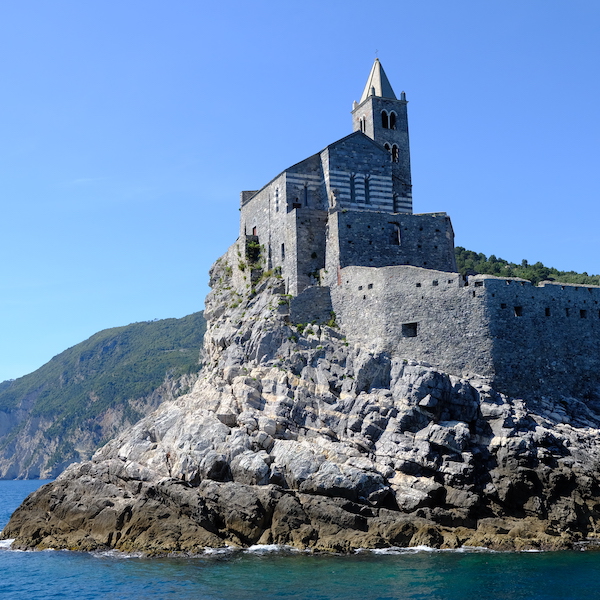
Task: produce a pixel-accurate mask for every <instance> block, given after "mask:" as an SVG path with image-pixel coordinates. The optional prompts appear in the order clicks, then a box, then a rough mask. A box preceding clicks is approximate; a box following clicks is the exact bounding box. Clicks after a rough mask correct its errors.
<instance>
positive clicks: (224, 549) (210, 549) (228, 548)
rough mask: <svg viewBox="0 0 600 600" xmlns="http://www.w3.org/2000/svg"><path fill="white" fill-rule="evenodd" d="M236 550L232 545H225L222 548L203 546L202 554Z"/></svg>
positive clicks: (224, 552) (216, 553)
mask: <svg viewBox="0 0 600 600" xmlns="http://www.w3.org/2000/svg"><path fill="white" fill-rule="evenodd" d="M236 550H237V548H234V547H232V546H225V547H223V548H209V547H206V548H204V554H211V555H219V554H231V553H232V552H235V551H236Z"/></svg>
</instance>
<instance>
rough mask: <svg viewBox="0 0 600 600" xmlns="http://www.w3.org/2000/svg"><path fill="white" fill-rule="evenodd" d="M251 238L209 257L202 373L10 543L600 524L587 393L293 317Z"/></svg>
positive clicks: (516, 542)
mask: <svg viewBox="0 0 600 600" xmlns="http://www.w3.org/2000/svg"><path fill="white" fill-rule="evenodd" d="M242 250H243V249H242V248H239V249H238V247H237V245H234V246H233V247H232V248H231V249H230V251H229V252H228V253H227V254H226V256H225V257H223V258H222V259H220V260H219V261H217V263H216V264H215V266H214V267H213V269H212V271H211V286H212V288H213V289H212V292H211V293H210V294H209V297H208V299H207V305H206V311H205V317H206V318H207V320H208V330H207V333H206V335H205V341H204V364H205V366H204V369H203V371H202V373H201V376H200V378H199V379H198V381H197V382H196V384H195V386H194V388H193V390H192V391H191V392H190V393H189V394H187V395H185V396H181V397H179V398H177V399H175V400H173V401H172V402H166V403H164V404H162V405H161V406H160V407H159V408H158V409H157V410H156V412H154V413H153V414H152V415H150V416H148V417H145V418H143V419H142V420H141V421H139V422H138V423H137V424H136V425H135V426H133V427H132V428H131V429H130V430H128V431H127V432H125V433H122V434H121V435H120V436H119V437H117V438H115V439H114V440H112V441H111V442H109V443H108V444H107V445H106V446H105V447H104V448H102V449H101V450H99V451H98V452H96V454H95V455H94V457H93V459H92V460H91V461H90V462H85V463H80V464H74V465H71V466H70V467H69V468H68V469H67V470H66V471H65V472H64V473H63V474H62V475H61V476H60V477H59V478H58V479H57V480H56V481H55V482H53V483H51V484H48V485H46V486H44V487H42V488H41V489H39V490H38V491H37V492H35V493H34V494H32V495H31V496H30V497H29V498H28V499H27V500H26V501H25V502H24V503H23V505H22V506H21V507H20V508H19V509H18V510H17V511H16V512H15V514H14V515H13V516H12V518H11V520H10V523H9V524H8V525H7V527H6V528H5V529H4V531H3V532H2V536H3V537H4V538H15V542H14V544H13V547H17V548H49V547H53V548H70V549H80V550H91V549H98V548H116V549H119V550H123V551H143V552H147V553H150V554H156V553H169V552H199V551H202V549H203V548H204V547H206V546H211V547H215V546H223V545H235V546H248V545H251V544H256V543H274V544H288V545H292V546H296V547H302V548H312V549H315V550H326V551H351V550H353V549H356V548H359V547H385V546H417V545H423V544H425V545H429V546H435V547H450V548H453V547H459V546H464V545H469V546H488V547H492V548H506V549H523V548H542V549H557V548H567V547H571V546H572V545H573V544H574V543H576V542H578V541H580V540H583V539H585V538H588V539H593V538H595V537H596V536H598V535H599V532H598V523H599V518H600V485H599V483H600V472H599V465H600V429H599V428H600V408H599V407H598V406H597V405H596V404H594V403H593V401H592V400H590V399H587V400H586V399H583V398H579V399H578V398H561V397H552V396H551V395H548V396H546V397H544V396H543V395H540V396H539V397H535V398H534V397H532V398H522V399H516V398H509V397H506V396H504V395H502V394H500V393H498V392H496V391H495V390H494V389H492V388H491V387H490V386H489V384H488V382H487V381H486V380H484V379H481V378H477V377H475V376H474V377H472V378H470V379H468V380H467V379H461V378H459V377H456V376H453V375H452V374H448V373H443V372H440V371H438V370H435V369H433V368H431V367H429V366H428V365H425V364H418V363H416V362H415V361H412V360H411V359H410V357H403V356H396V355H394V354H393V353H378V352H374V351H372V350H370V349H369V348H368V347H362V346H361V347H359V346H352V345H349V343H348V342H347V341H346V339H345V337H344V332H343V331H342V330H340V328H339V327H337V326H336V324H335V316H334V315H332V316H331V319H330V320H329V321H328V323H327V324H325V323H312V324H310V323H308V324H306V323H301V324H298V323H296V324H294V323H292V322H291V320H290V315H289V304H290V298H289V297H288V296H286V295H285V294H284V285H283V282H282V280H281V279H280V278H278V277H277V274H269V273H261V272H260V271H256V270H254V271H253V270H251V269H250V267H249V266H248V265H246V264H245V263H244V262H242V260H241V256H242ZM246 278H247V279H246ZM542 392H543V390H542Z"/></svg>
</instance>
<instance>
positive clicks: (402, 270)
mask: <svg viewBox="0 0 600 600" xmlns="http://www.w3.org/2000/svg"><path fill="white" fill-rule="evenodd" d="M339 275H340V280H341V284H340V285H334V286H332V292H331V295H332V306H333V310H334V311H335V313H336V315H337V319H338V322H339V323H340V324H341V325H342V327H343V329H344V331H345V332H346V335H347V336H348V339H349V340H350V341H353V342H358V343H361V344H366V345H367V346H371V347H373V348H374V349H378V350H385V351H388V352H391V353H394V354H398V355H400V356H403V357H406V358H414V359H416V360H419V361H424V362H427V363H429V364H431V365H433V366H435V367H438V368H441V369H443V370H445V371H447V372H449V373H452V374H455V375H459V376H471V375H474V374H477V375H480V376H484V377H487V378H489V379H490V381H491V382H492V383H493V385H494V386H495V387H496V388H497V389H499V390H500V391H503V392H505V393H507V394H509V395H513V396H529V397H536V396H538V397H539V396H544V395H545V396H555V397H560V396H567V397H568V396H577V397H582V398H591V399H594V400H597V401H600V385H599V383H598V373H599V372H600V288H599V287H592V286H575V285H560V284H546V285H543V286H540V287H535V286H533V285H531V283H530V282H529V281H524V280H518V279H504V278H502V279H500V278H494V277H491V276H485V275H480V276H475V277H469V279H468V283H467V284H466V285H464V284H463V282H462V280H461V278H460V276H459V275H458V274H457V273H448V272H443V271H433V270H430V269H419V268H415V267H410V266H407V267H383V268H377V269H374V268H367V267H346V268H344V269H341V271H340V273H339Z"/></svg>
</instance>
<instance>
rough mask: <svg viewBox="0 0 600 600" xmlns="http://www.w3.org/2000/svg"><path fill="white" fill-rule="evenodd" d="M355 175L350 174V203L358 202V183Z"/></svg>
mask: <svg viewBox="0 0 600 600" xmlns="http://www.w3.org/2000/svg"><path fill="white" fill-rule="evenodd" d="M354 178H355V176H354V173H350V202H356V181H355V180H354Z"/></svg>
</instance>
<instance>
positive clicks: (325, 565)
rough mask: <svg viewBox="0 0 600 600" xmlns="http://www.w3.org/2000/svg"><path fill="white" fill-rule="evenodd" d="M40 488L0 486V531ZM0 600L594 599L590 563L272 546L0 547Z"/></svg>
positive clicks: (535, 556) (598, 579)
mask: <svg viewBox="0 0 600 600" xmlns="http://www.w3.org/2000/svg"><path fill="white" fill-rule="evenodd" d="M42 483H43V482H39V481H0V529H1V528H2V527H4V525H5V524H6V522H7V521H8V518H9V516H10V513H11V512H12V510H14V509H15V508H16V507H17V506H18V504H19V503H20V502H21V501H22V500H23V499H24V498H25V497H26V496H27V494H29V493H30V492H31V491H33V490H34V489H36V488H37V487H38V486H39V485H41V484H42ZM0 544H1V546H0V599H1V600H5V599H6V600H9V599H17V598H18V599H19V600H21V599H33V600H36V599H40V600H41V599H43V600H50V599H52V598H61V599H81V600H88V599H89V600H92V599H94V600H95V599H100V598H102V599H108V600H111V599H115V600H116V599H134V598H135V599H148V600H161V599H163V598H177V599H181V600H187V599H197V600H221V599H223V600H225V599H226V600H238V599H239V600H270V599H275V598H279V599H285V600H288V599H289V600H300V599H302V600H305V599H306V600H307V599H315V600H334V599H335V600H338V599H339V600H354V599H356V600H375V599H381V600H384V599H434V600H438V599H439V600H482V599H485V600H512V599H520V598H523V599H525V598H526V599H527V600H554V599H556V600H569V599H573V600H575V599H580V598H581V599H584V598H585V599H586V600H590V599H600V553H598V552H592V551H588V552H576V551H572V552H552V553H551V552H548V553H541V552H540V553H531V552H529V553H500V552H490V551H486V550H485V549H471V550H463V551H434V550H432V549H428V548H420V549H412V550H400V549H396V550H388V551H385V552H383V551H377V552H367V551H364V552H359V553H356V554H354V555H352V556H331V555H313V554H309V553H305V552H298V551H293V550H291V549H285V548H278V547H273V546H266V547H265V546H263V547H261V546H255V547H253V548H251V549H250V550H248V551H244V552H240V551H232V550H207V552H206V553H205V554H204V555H202V556H199V557H195V558H155V559H148V558H144V557H141V556H131V555H124V554H119V553H116V552H104V553H102V552H100V553H83V552H66V551H51V550H50V551H43V552H18V551H13V550H10V549H9V547H8V546H9V545H8V544H6V543H0Z"/></svg>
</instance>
